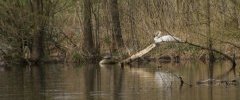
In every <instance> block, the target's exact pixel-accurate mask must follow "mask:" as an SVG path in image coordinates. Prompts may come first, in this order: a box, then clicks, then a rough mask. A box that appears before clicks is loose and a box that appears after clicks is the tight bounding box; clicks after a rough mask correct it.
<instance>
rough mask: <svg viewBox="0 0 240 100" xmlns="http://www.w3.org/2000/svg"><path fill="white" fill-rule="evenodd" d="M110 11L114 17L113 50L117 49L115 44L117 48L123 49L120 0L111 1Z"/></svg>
mask: <svg viewBox="0 0 240 100" xmlns="http://www.w3.org/2000/svg"><path fill="white" fill-rule="evenodd" d="M110 7H111V8H110V10H111V15H112V23H113V35H112V37H113V43H112V45H113V48H116V47H115V44H116V45H117V48H123V47H124V43H123V38H122V32H121V25H120V19H119V10H118V0H111V4H110Z"/></svg>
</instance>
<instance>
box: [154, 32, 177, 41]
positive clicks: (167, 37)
mask: <svg viewBox="0 0 240 100" xmlns="http://www.w3.org/2000/svg"><path fill="white" fill-rule="evenodd" d="M161 34H162V32H161V31H157V32H156V33H155V37H154V42H155V43H160V42H171V41H181V40H180V38H177V37H174V36H172V35H163V36H162V35H161Z"/></svg>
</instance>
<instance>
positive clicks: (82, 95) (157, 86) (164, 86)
mask: <svg viewBox="0 0 240 100" xmlns="http://www.w3.org/2000/svg"><path fill="white" fill-rule="evenodd" d="M230 69H231V65H230V64H229V63H227V62H218V63H216V64H215V65H214V67H213V68H209V66H208V64H204V63H202V62H185V63H179V64H174V63H169V64H159V63H152V64H139V65H133V66H131V67H130V66H125V67H124V68H122V67H120V66H118V65H116V66H99V65H94V64H88V65H74V64H66V65H63V64H47V65H42V66H35V67H32V68H31V69H30V68H28V67H20V66H15V67H12V68H10V69H4V68H2V69H1V70H0V98H1V100H239V99H240V98H239V97H238V96H239V95H240V87H239V85H227V84H224V83H222V84H213V85H207V84H202V85H197V84H196V82H197V81H199V80H206V79H209V78H211V77H212V78H214V79H219V80H227V81H231V80H234V79H239V67H238V66H237V67H236V69H235V70H230ZM176 75H177V76H182V77H183V80H184V81H185V82H186V83H188V84H192V85H193V86H192V87H190V86H188V85H183V86H180V81H179V79H178V78H177V77H176Z"/></svg>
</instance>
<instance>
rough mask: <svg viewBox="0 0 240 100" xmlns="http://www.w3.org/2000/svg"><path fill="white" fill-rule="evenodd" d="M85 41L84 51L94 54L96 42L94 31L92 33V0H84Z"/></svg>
mask: <svg viewBox="0 0 240 100" xmlns="http://www.w3.org/2000/svg"><path fill="white" fill-rule="evenodd" d="M83 2H84V22H83V24H84V26H83V27H84V32H83V33H84V39H83V40H84V41H83V45H82V49H83V52H84V53H85V54H87V55H86V56H88V57H90V56H93V53H94V42H93V33H92V20H91V18H92V15H91V14H92V10H91V1H90V0H84V1H83Z"/></svg>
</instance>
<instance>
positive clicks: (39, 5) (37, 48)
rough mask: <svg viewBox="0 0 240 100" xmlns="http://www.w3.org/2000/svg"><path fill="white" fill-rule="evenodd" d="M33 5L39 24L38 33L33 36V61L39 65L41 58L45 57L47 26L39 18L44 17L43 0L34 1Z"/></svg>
mask: <svg viewBox="0 0 240 100" xmlns="http://www.w3.org/2000/svg"><path fill="white" fill-rule="evenodd" d="M32 3H33V5H31V6H32V7H31V8H33V9H32V12H33V13H36V14H37V15H36V16H35V21H36V22H37V23H36V24H40V25H36V26H37V31H36V32H35V33H34V35H33V44H32V52H31V61H32V62H33V63H38V62H40V60H41V58H42V57H43V55H44V50H43V48H44V47H43V46H44V45H43V43H44V42H43V41H44V34H45V32H44V26H45V21H43V20H41V19H40V17H39V16H44V12H43V1H42V0H33V1H32Z"/></svg>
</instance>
